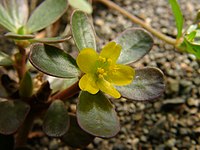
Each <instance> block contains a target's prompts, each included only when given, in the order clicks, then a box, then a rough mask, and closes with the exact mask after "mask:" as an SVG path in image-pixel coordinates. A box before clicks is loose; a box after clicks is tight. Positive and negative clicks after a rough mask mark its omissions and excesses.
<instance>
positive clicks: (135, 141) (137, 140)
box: [132, 138, 140, 145]
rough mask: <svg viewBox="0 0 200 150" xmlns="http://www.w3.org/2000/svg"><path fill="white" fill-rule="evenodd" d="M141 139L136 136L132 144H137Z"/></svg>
mask: <svg viewBox="0 0 200 150" xmlns="http://www.w3.org/2000/svg"><path fill="white" fill-rule="evenodd" d="M139 141H140V140H139V139H138V138H134V139H133V140H132V144H133V145H137V144H138V143H139Z"/></svg>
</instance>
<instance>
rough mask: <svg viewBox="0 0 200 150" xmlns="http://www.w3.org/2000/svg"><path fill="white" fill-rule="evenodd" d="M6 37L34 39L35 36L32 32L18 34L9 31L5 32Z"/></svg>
mask: <svg viewBox="0 0 200 150" xmlns="http://www.w3.org/2000/svg"><path fill="white" fill-rule="evenodd" d="M5 36H6V37H8V38H11V39H15V40H28V39H33V38H34V37H35V36H34V35H32V34H26V35H25V34H24V35H22V34H17V33H13V32H8V33H6V34H5Z"/></svg>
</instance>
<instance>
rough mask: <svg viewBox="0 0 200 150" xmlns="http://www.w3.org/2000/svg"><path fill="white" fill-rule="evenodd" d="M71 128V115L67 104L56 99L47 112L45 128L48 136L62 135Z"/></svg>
mask: <svg viewBox="0 0 200 150" xmlns="http://www.w3.org/2000/svg"><path fill="white" fill-rule="evenodd" d="M68 129H69V116H68V111H67V108H66V106H65V104H64V103H63V102H62V101H61V100H55V101H54V102H53V103H52V104H51V105H50V107H49V109H48V110H47V112H46V115H45V118H44V123H43V130H44V132H45V133H46V134H47V135H48V136H52V137H60V136H62V135H64V134H65V133H66V132H67V130H68Z"/></svg>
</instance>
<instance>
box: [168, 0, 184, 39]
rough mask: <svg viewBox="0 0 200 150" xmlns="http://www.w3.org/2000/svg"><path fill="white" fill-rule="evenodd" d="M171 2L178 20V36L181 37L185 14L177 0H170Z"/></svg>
mask: <svg viewBox="0 0 200 150" xmlns="http://www.w3.org/2000/svg"><path fill="white" fill-rule="evenodd" d="M169 3H170V5H171V8H172V12H173V14H174V18H175V21H176V28H177V31H178V34H177V38H180V37H181V36H182V29H183V15H182V12H181V9H180V6H179V3H178V1H177V0H169Z"/></svg>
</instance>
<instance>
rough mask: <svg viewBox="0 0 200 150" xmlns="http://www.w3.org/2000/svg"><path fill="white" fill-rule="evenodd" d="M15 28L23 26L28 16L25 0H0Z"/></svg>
mask: <svg viewBox="0 0 200 150" xmlns="http://www.w3.org/2000/svg"><path fill="white" fill-rule="evenodd" d="M1 3H2V4H3V5H4V7H5V8H6V10H7V11H8V13H9V15H10V17H11V18H12V22H13V24H14V26H15V28H16V29H19V28H20V27H22V26H24V25H25V24H26V22H27V19H28V16H29V14H28V13H29V10H28V2H27V0H2V2H1Z"/></svg>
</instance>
